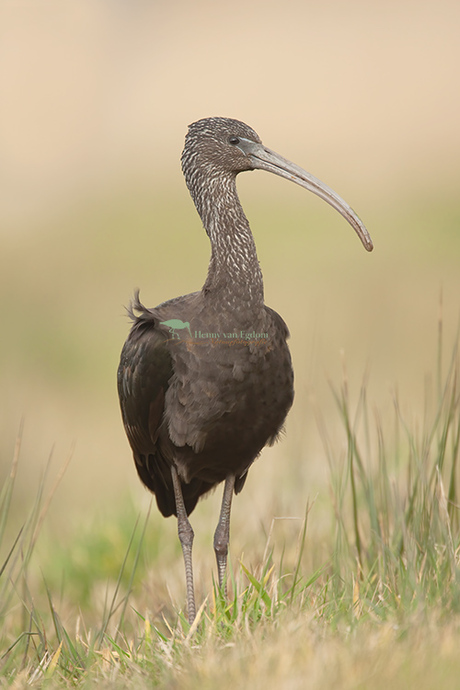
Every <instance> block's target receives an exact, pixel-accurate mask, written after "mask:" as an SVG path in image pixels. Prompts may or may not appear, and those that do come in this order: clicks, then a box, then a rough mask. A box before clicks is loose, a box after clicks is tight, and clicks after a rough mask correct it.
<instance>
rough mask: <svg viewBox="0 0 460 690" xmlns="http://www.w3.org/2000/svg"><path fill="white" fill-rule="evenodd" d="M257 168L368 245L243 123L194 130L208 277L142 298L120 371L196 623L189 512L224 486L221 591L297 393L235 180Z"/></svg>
mask: <svg viewBox="0 0 460 690" xmlns="http://www.w3.org/2000/svg"><path fill="white" fill-rule="evenodd" d="M256 169H258V170H267V171H268V172H272V173H275V174H276V175H280V176H281V177H285V178H286V179H288V180H291V181H292V182H295V183H297V184H299V185H301V186H302V187H304V188H305V189H308V190H309V191H311V192H313V193H314V194H317V195H318V196H320V197H321V198H322V199H324V200H325V201H327V202H328V203H329V204H330V205H331V206H333V207H334V208H335V209H336V210H337V211H339V212H340V213H341V214H342V215H343V216H344V217H345V218H346V220H347V221H348V222H349V223H350V225H351V226H352V227H353V228H354V229H355V231H356V232H357V234H358V236H359V238H360V239H361V242H362V243H363V245H364V247H365V248H366V249H367V250H368V251H371V250H372V241H371V238H370V236H369V234H368V232H367V230H366V228H365V227H364V225H363V223H362V222H361V220H360V219H359V218H358V216H357V215H356V214H355V213H354V211H353V210H352V209H351V208H350V207H349V206H348V204H346V203H345V201H343V199H341V198H340V197H339V196H338V195H337V194H336V193H335V192H334V191H333V190H332V189H330V188H329V187H327V186H326V185H325V184H323V183H322V182H320V181H319V180H318V179H316V178H315V177H313V176H312V175H310V174H309V173H307V172H306V171H305V170H303V169H302V168H300V167H298V166H297V165H295V164H294V163H291V162H290V161H288V160H286V159H285V158H282V157H281V156H280V155H278V154H277V153H275V152H274V151H271V150H270V149H268V148H266V147H265V146H264V145H263V144H262V142H261V140H260V138H259V136H258V135H257V134H256V132H255V131H254V130H253V129H251V128H250V127H248V126H247V125H245V124H244V123H243V122H240V121H238V120H231V119H227V118H222V117H212V118H207V119H203V120H199V121H198V122H195V123H193V124H192V125H190V127H189V130H188V133H187V136H186V138H185V147H184V150H183V153H182V170H183V173H184V176H185V180H186V183H187V187H188V189H189V191H190V194H191V196H192V198H193V201H194V203H195V206H196V208H197V211H198V213H199V214H200V216H201V220H202V222H203V225H204V228H205V230H206V232H207V234H208V236H209V239H210V242H211V259H210V262H209V269H208V275H207V278H206V282H205V284H204V286H203V289H202V290H201V291H200V292H194V293H191V294H189V295H184V296H182V297H177V298H176V299H172V300H170V301H168V302H164V303H163V304H160V305H159V306H158V307H155V308H154V309H147V308H146V307H144V305H143V304H142V303H141V302H140V300H139V294H138V293H136V296H135V299H134V301H133V303H132V304H131V307H130V310H129V312H130V316H131V318H132V321H133V325H132V328H131V331H130V333H129V336H128V339H127V341H126V343H125V345H124V347H123V351H122V353H121V361H120V366H119V369H118V392H119V396H120V404H121V411H122V416H123V422H124V426H125V430H126V434H127V436H128V440H129V443H130V445H131V448H132V450H133V454H134V460H135V463H136V468H137V471H138V473H139V476H140V478H141V480H142V481H143V483H144V484H145V485H146V486H147V487H148V488H149V489H150V491H152V492H153V493H154V494H155V497H156V500H157V504H158V508H159V509H160V511H161V513H162V514H163V515H164V516H165V517H167V516H169V515H172V514H174V515H176V516H177V521H178V533H179V539H180V542H181V545H182V550H183V554H184V561H185V573H186V585H187V609H188V619H189V621H190V622H192V621H193V620H194V618H195V611H196V609H195V595H194V589H193V570H192V542H193V530H192V527H191V525H190V522H189V519H188V516H189V515H190V513H191V512H192V511H193V509H194V508H195V505H196V503H197V501H198V499H199V498H200V497H201V496H203V495H204V494H206V493H207V492H208V491H210V490H211V489H212V488H213V487H215V486H216V484H219V483H220V482H222V481H225V487H224V494H223V500H222V508H221V512H220V518H219V522H218V525H217V529H216V532H215V535H214V549H215V553H216V558H217V567H218V577H219V586H220V587H221V588H222V587H225V571H226V565H227V551H228V541H229V523H230V509H231V503H232V496H233V493H235V494H237V493H239V492H240V491H241V489H242V488H243V485H244V482H245V480H246V477H247V473H248V470H249V468H250V466H251V465H252V463H253V462H254V460H255V459H256V457H257V456H258V455H259V453H260V451H261V450H262V448H263V447H264V446H265V445H267V444H269V445H270V444H272V443H274V441H275V440H276V439H277V437H278V435H279V433H280V430H281V429H282V426H283V423H284V420H285V418H286V415H287V413H288V411H289V408H290V407H291V405H292V401H293V395H294V389H293V372H292V366H291V357H290V354H289V349H288V346H287V343H286V340H287V338H288V336H289V332H288V329H287V326H286V324H285V323H284V321H283V319H282V318H281V317H280V316H279V315H278V314H277V313H276V312H275V311H273V309H270V308H269V307H267V306H265V304H264V290H263V280H262V273H261V270H260V267H259V262H258V260H257V254H256V247H255V244H254V239H253V236H252V233H251V230H250V228H249V223H248V220H247V218H246V216H245V215H244V212H243V209H242V207H241V204H240V201H239V198H238V194H237V191H236V176H237V175H238V173H240V172H243V171H245V170H256ZM171 333H172V337H171Z"/></svg>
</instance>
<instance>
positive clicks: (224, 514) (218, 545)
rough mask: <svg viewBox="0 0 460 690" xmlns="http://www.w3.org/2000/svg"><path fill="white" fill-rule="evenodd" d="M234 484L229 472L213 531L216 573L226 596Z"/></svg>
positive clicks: (232, 475) (233, 478)
mask: <svg viewBox="0 0 460 690" xmlns="http://www.w3.org/2000/svg"><path fill="white" fill-rule="evenodd" d="M234 486H235V475H234V474H229V475H228V477H227V478H226V480H225V487H224V495H223V497H222V507H221V509H220V517H219V522H218V524H217V528H216V531H215V533H214V551H215V552H216V559H217V573H218V575H219V588H220V589H221V591H222V587H223V595H224V597H225V598H227V581H226V579H225V571H226V569H227V554H228V542H229V538H230V510H231V507H232V497H233V489H234Z"/></svg>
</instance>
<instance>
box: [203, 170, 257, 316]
mask: <svg viewBox="0 0 460 690" xmlns="http://www.w3.org/2000/svg"><path fill="white" fill-rule="evenodd" d="M192 196H193V195H192ZM197 196H198V198H194V201H195V205H196V207H197V210H198V213H199V214H200V216H201V220H202V221H203V225H204V227H205V230H206V232H207V234H208V236H209V239H210V241H211V259H210V262H209V268H208V275H207V278H206V282H205V284H204V286H203V292H204V294H205V295H209V296H213V297H215V299H218V300H219V304H221V305H222V308H223V309H225V310H229V311H233V312H242V310H244V311H245V312H246V313H247V312H248V311H249V310H250V311H251V312H252V313H257V312H258V311H260V310H261V309H262V307H263V304H264V287H263V278H262V271H261V270H260V266H259V261H258V258H257V251H256V245H255V242H254V238H253V236H252V232H251V228H250V227H249V222H248V219H247V218H246V216H245V214H244V211H243V209H242V206H241V204H240V200H239V198H238V193H237V191H236V179H235V176H228V177H222V176H219V177H214V178H212V177H210V178H207V179H206V182H205V183H204V184H203V186H202V189H201V193H200V194H199V195H197Z"/></svg>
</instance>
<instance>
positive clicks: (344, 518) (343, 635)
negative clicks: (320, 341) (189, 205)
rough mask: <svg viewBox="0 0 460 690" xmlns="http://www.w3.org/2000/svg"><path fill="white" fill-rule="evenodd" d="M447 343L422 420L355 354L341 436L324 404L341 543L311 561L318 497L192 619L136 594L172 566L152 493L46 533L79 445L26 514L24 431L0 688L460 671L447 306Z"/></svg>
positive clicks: (341, 679) (298, 683)
mask: <svg viewBox="0 0 460 690" xmlns="http://www.w3.org/2000/svg"><path fill="white" fill-rule="evenodd" d="M438 352H439V356H438V361H437V364H436V375H435V376H434V377H433V380H434V384H432V385H429V384H427V385H426V393H425V411H424V416H423V419H422V421H417V419H415V420H407V419H406V418H405V417H404V414H403V412H402V409H401V407H402V406H401V404H400V401H399V397H398V395H397V394H396V393H395V395H394V400H393V419H392V420H391V423H390V422H389V421H388V419H385V420H383V419H382V417H381V415H380V413H379V412H378V410H376V409H374V408H373V407H372V405H371V404H370V403H369V401H368V398H367V380H366V377H365V378H364V381H363V383H362V385H361V388H360V390H359V393H358V394H357V395H355V394H354V391H353V390H352V386H351V384H350V382H349V380H348V376H347V373H346V371H345V368H344V374H343V377H342V382H341V384H340V385H339V386H337V385H335V384H331V389H332V395H333V397H334V400H335V403H336V410H337V415H338V417H337V421H338V423H339V425H340V426H341V428H342V432H341V438H340V439H339V443H337V441H336V440H335V439H334V438H332V437H331V434H330V431H329V428H330V424H328V423H326V421H325V420H324V419H323V418H322V415H321V412H320V411H319V412H318V426H319V429H320V432H321V437H322V440H323V444H324V449H325V452H326V455H327V458H328V461H329V491H330V502H329V506H330V511H331V515H330V520H329V523H330V524H331V526H332V527H331V529H330V531H329V533H328V535H327V544H326V551H327V553H328V554H329V557H328V558H327V560H326V561H325V562H322V563H319V564H318V565H317V567H314V568H311V565H310V563H311V561H308V564H309V565H307V559H306V557H305V556H306V552H307V551H315V546H316V545H315V539H319V537H318V536H317V533H316V532H315V530H314V529H313V525H312V522H313V521H314V520H315V505H314V502H313V503H309V504H307V506H306V511H305V516H304V518H303V519H301V520H299V530H298V540H297V544H296V548H295V549H290V550H288V549H287V550H286V552H285V553H284V552H283V553H282V554H281V556H275V553H274V550H273V529H272V530H270V532H269V534H268V535H267V540H266V549H265V553H264V555H263V557H262V558H261V559H260V561H259V562H258V563H257V564H256V565H253V566H252V567H249V565H248V563H247V562H246V559H245V557H244V555H243V556H241V559H240V560H239V561H238V563H237V564H236V565H234V567H233V568H232V569H230V573H229V592H230V595H229V599H228V601H224V600H223V598H222V596H221V595H220V593H219V591H218V588H217V587H216V586H215V585H214V587H213V588H212V589H211V591H210V592H209V593H208V596H207V597H206V598H204V600H203V603H202V606H201V608H200V609H199V613H198V616H197V619H196V621H195V623H194V624H193V626H192V627H189V625H188V623H187V621H186V618H185V616H184V612H183V611H182V610H181V609H180V608H177V607H176V606H175V605H174V603H173V602H172V601H168V600H167V594H166V592H164V593H163V594H161V596H163V597H164V598H165V599H166V601H164V606H163V608H162V609H159V611H158V612H157V613H156V614H155V613H154V614H152V612H151V609H150V608H149V604H148V602H147V600H145V599H142V596H139V595H137V594H136V593H135V590H136V583H137V582H138V581H139V580H142V579H144V578H146V577H147V570H148V567H150V568H158V570H159V571H160V572H162V573H163V577H164V578H166V576H167V574H166V572H165V565H164V562H163V559H162V552H161V548H159V547H158V548H156V549H155V547H153V548H154V550H153V551H152V552H151V553H150V556H149V557H150V558H151V561H150V563H149V565H148V566H147V565H146V561H145V558H144V557H143V554H144V552H145V550H146V549H147V543H146V540H145V538H144V537H145V534H146V530H147V529H149V526H148V518H149V510H147V511H146V512H145V513H142V514H141V516H136V511H135V510H134V508H133V507H132V505H129V506H128V507H127V508H126V507H124V508H121V509H119V510H118V511H117V512H116V517H115V518H114V520H113V521H111V522H110V524H97V525H94V524H92V526H91V527H90V528H89V529H87V530H85V529H80V530H79V531H78V533H75V534H74V535H72V537H71V539H69V540H68V542H67V543H66V545H65V546H64V547H63V546H62V544H59V543H58V542H56V541H53V540H52V539H51V540H50V539H49V538H48V537H47V535H46V532H45V533H42V531H43V528H44V525H46V516H47V512H48V509H49V506H50V503H51V500H52V498H53V495H54V494H55V492H56V491H59V482H60V480H61V479H62V476H63V473H64V471H65V465H66V464H67V462H68V461H66V463H64V466H63V467H62V469H61V470H60V472H59V473H58V474H57V476H56V478H55V480H54V481H53V482H52V485H51V487H50V488H49V489H48V488H47V484H48V482H47V476H46V475H47V472H45V475H44V477H43V478H42V481H41V483H40V486H39V490H38V492H37V495H36V499H35V502H34V503H33V505H32V506H31V507H30V510H29V513H28V515H27V517H26V518H25V519H24V521H23V524H21V525H20V526H19V527H18V528H14V527H13V526H12V522H13V521H12V519H11V516H10V507H11V503H12V497H13V492H14V489H15V478H16V475H17V469H18V465H19V463H20V456H21V452H20V450H21V449H20V437H21V434H20V435H19V439H18V442H17V446H16V450H15V454H14V458H13V461H12V464H11V469H10V472H9V474H8V476H7V478H6V481H5V483H4V486H3V489H2V492H1V495H0V549H1V550H0V554H1V561H0V563H1V565H0V630H1V632H0V687H15V688H16V687H26V686H31V687H41V686H46V687H81V688H85V687H101V688H105V687H107V688H109V687H110V688H117V687H120V688H121V687H123V688H124V687H128V688H130V687H132V688H144V687H145V688H146V687H152V686H153V687H168V688H178V687H181V688H191V689H192V688H197V687H200V688H205V689H206V688H215V687H216V686H217V685H219V687H222V688H227V687H228V688H230V687H235V686H239V687H249V686H250V687H251V688H259V687H261V688H262V687H264V688H267V687H268V688H271V687H277V688H278V687H283V688H303V687H311V688H325V687H343V688H366V687H372V688H380V687H382V688H383V687H388V684H389V683H391V685H392V687H395V688H399V687H401V688H402V687H407V685H408V684H409V685H414V684H415V683H417V685H418V686H419V687H420V688H425V687H426V688H431V687H433V685H434V684H440V683H442V687H443V688H444V687H446V688H449V687H456V683H457V678H458V673H459V671H460V661H459V659H458V654H457V651H456V650H457V648H458V642H459V633H460V630H459V629H460V615H459V614H460V575H459V550H460V516H459V510H460V499H459V495H458V493H459V480H458V462H459V448H460V390H459V375H460V359H459V352H458V346H457V345H455V347H454V348H453V351H452V353H451V356H450V359H449V361H448V362H447V366H446V367H445V371H444V362H443V359H442V352H443V342H442V321H440V328H439V342H438ZM272 528H273V523H272ZM40 540H41V541H43V548H44V550H42V551H41V555H40V559H41V561H40V562H37V561H38V552H37V544H38V543H39V542H40ZM149 541H152V542H153V544H155V542H156V541H157V540H156V539H153V540H151V539H149ZM158 543H160V541H159V540H158ZM323 548H324V544H323ZM78 554H80V561H79V556H78ZM81 554H83V556H85V555H86V559H85V557H83V560H81ZM123 554H124V555H123ZM173 557H174V558H175V559H176V560H180V553H179V549H177V550H176V551H175V553H174V554H173ZM79 563H80V564H79ZM61 571H66V573H67V579H66V580H60V579H59V578H60V573H61ZM177 572H178V573H179V570H178V571H177ZM101 577H102V578H103V580H105V582H104V581H103V582H102V585H101ZM96 600H97V602H98V606H95V603H94V602H95V601H96ZM307 678H308V685H307V684H306V679H307Z"/></svg>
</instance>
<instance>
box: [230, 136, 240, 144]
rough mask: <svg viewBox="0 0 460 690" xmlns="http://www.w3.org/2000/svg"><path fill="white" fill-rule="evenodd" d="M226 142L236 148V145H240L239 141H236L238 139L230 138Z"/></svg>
mask: <svg viewBox="0 0 460 690" xmlns="http://www.w3.org/2000/svg"><path fill="white" fill-rule="evenodd" d="M228 141H229V143H230V144H233V146H236V145H237V144H239V143H240V140H239V139H238V137H230V138H229V140H228Z"/></svg>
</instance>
